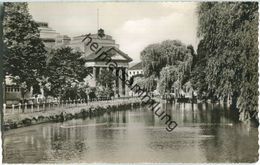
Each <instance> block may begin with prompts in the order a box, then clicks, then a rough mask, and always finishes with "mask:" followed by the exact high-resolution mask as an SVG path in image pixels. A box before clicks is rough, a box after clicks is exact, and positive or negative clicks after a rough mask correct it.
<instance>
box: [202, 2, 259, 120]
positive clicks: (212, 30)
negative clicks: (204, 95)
mask: <svg viewBox="0 0 260 165" xmlns="http://www.w3.org/2000/svg"><path fill="white" fill-rule="evenodd" d="M198 15H199V29H198V36H199V37H201V38H203V40H204V47H205V50H207V53H206V54H207V66H206V68H205V71H206V73H207V74H206V77H205V79H206V82H207V84H208V91H209V92H212V93H214V95H215V96H218V97H227V96H232V103H233V105H234V106H236V107H237V108H239V109H240V112H241V119H243V120H245V119H250V118H251V117H253V114H256V112H258V109H257V100H258V71H257V70H258V66H257V64H258V42H257V37H258V30H257V29H258V3H257V2H225V3H217V2H206V3H201V4H200V6H199V10H198ZM237 99H238V104H236V103H237Z"/></svg>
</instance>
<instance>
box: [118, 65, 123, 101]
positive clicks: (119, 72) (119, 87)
mask: <svg viewBox="0 0 260 165" xmlns="http://www.w3.org/2000/svg"><path fill="white" fill-rule="evenodd" d="M122 75H123V71H122V68H119V70H118V76H119V77H120V78H118V89H119V95H120V97H122V96H123V82H122V80H121V79H122V78H123V76H122Z"/></svg>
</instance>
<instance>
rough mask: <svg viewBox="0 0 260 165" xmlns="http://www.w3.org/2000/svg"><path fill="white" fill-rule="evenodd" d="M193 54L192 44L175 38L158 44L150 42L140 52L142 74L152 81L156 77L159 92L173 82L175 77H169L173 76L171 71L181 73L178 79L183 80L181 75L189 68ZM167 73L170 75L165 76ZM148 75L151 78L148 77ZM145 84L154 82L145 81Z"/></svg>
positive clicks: (169, 87)
mask: <svg viewBox="0 0 260 165" xmlns="http://www.w3.org/2000/svg"><path fill="white" fill-rule="evenodd" d="M193 54H194V50H193V47H192V46H186V45H184V44H183V43H182V42H180V41H177V40H166V41H163V42H162V43H159V44H151V45H149V46H147V47H146V48H145V49H144V50H143V51H142V52H141V60H142V63H143V70H144V76H145V78H146V79H147V80H151V81H154V80H155V79H156V80H157V81H158V85H159V87H158V88H159V90H160V91H161V92H162V91H163V90H162V89H163V88H167V90H170V89H171V86H172V84H173V83H174V82H175V81H172V80H173V79H175V77H171V76H173V75H172V74H171V73H172V72H178V75H182V78H181V79H178V80H180V82H183V81H182V80H184V76H183V75H185V72H186V71H190V70H191V65H192V59H193ZM164 68H165V69H164ZM168 72H169V73H168ZM167 74H169V76H170V77H166V75H167ZM150 77H152V79H149V78H150ZM176 80H177V79H176ZM146 84H154V83H152V82H151V83H149V82H146ZM166 84H168V85H166Z"/></svg>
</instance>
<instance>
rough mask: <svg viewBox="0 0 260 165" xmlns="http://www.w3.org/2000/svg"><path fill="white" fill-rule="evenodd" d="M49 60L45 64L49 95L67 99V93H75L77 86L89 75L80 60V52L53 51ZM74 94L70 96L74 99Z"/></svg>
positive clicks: (67, 50) (62, 49) (68, 48)
mask: <svg viewBox="0 0 260 165" xmlns="http://www.w3.org/2000/svg"><path fill="white" fill-rule="evenodd" d="M50 57H51V58H50V59H49V61H48V63H47V70H48V73H47V77H48V80H47V81H48V83H49V84H50V87H49V94H50V95H52V96H54V97H59V98H64V99H65V98H66V99H69V98H70V95H68V93H73V92H68V91H75V90H76V89H77V86H78V84H80V83H81V82H84V78H85V77H86V76H87V75H88V74H89V71H88V69H87V68H86V67H85V66H84V65H85V61H84V60H83V59H82V58H81V57H82V55H81V53H80V52H73V50H72V49H71V48H70V47H65V48H59V49H54V50H52V51H51V52H50ZM74 96H76V95H75V94H72V95H71V98H70V99H72V97H73V98H74Z"/></svg>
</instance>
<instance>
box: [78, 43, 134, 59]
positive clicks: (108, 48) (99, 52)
mask: <svg viewBox="0 0 260 165" xmlns="http://www.w3.org/2000/svg"><path fill="white" fill-rule="evenodd" d="M111 50H115V51H116V52H117V53H118V54H120V55H122V56H123V57H124V58H126V61H128V62H130V61H132V60H133V59H132V58H131V57H129V56H128V55H127V54H125V53H124V52H122V51H121V50H119V49H118V48H116V47H114V46H106V47H102V48H101V49H98V50H97V51H96V52H93V53H91V54H90V55H88V56H85V57H83V58H84V59H85V60H86V61H98V60H101V61H103V60H104V57H103V59H101V58H100V59H99V57H101V56H102V54H104V53H106V54H108V55H109V54H110V55H111V53H109V52H110V51H111Z"/></svg>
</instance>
